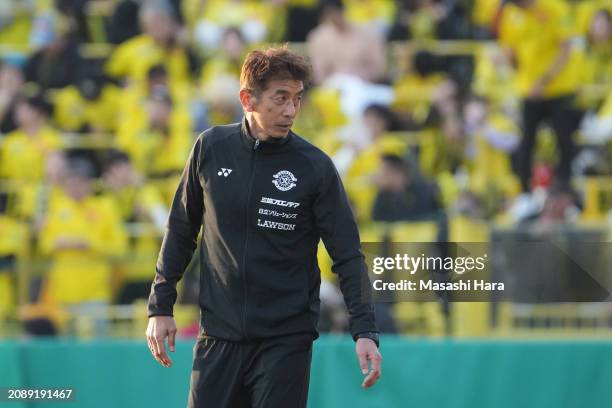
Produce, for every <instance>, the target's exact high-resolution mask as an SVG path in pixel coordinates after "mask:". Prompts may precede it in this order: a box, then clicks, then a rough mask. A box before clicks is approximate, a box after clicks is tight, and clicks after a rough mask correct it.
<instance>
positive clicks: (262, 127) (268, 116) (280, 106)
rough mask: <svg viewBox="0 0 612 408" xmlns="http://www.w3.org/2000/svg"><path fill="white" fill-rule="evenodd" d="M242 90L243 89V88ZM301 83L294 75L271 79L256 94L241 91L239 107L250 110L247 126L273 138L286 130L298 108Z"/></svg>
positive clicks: (281, 134)
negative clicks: (249, 119)
mask: <svg viewBox="0 0 612 408" xmlns="http://www.w3.org/2000/svg"><path fill="white" fill-rule="evenodd" d="M242 92H245V91H244V90H243V91H242ZM303 94H304V84H303V83H302V81H296V80H294V79H283V80H281V79H273V80H271V81H269V82H268V86H267V88H266V89H265V90H264V91H263V92H261V93H260V94H259V95H258V96H253V95H250V94H248V92H246V93H244V94H243V95H241V102H242V105H243V108H244V109H245V110H246V111H247V112H251V115H252V116H251V119H252V120H251V122H252V123H249V125H250V126H251V130H252V131H253V132H254V133H255V134H256V135H259V134H263V135H265V136H268V137H272V138H275V139H279V138H283V137H285V136H287V134H288V133H289V129H291V126H292V125H293V120H294V119H295V117H296V115H297V114H298V112H299V110H300V106H301V103H302V95H303Z"/></svg>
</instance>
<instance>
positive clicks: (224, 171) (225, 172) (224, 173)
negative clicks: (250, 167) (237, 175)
mask: <svg viewBox="0 0 612 408" xmlns="http://www.w3.org/2000/svg"><path fill="white" fill-rule="evenodd" d="M231 173H232V169H224V168H223V167H221V170H219V171H218V172H217V176H223V177H227V176H229V175H230V174H231Z"/></svg>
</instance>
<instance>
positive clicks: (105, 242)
mask: <svg viewBox="0 0 612 408" xmlns="http://www.w3.org/2000/svg"><path fill="white" fill-rule="evenodd" d="M94 171H95V170H94V167H93V165H92V163H90V162H89V161H87V160H85V159H82V158H72V159H70V160H69V162H68V174H67V176H66V178H65V179H64V182H63V194H61V195H60V196H58V197H57V199H56V200H54V202H53V203H51V205H50V206H49V213H48V216H47V218H46V220H45V222H44V226H43V228H42V230H41V233H40V242H39V244H40V250H41V252H42V253H43V254H44V255H47V256H49V257H50V258H51V260H52V263H51V269H50V270H49V272H48V275H47V279H46V282H45V285H44V290H43V293H42V295H41V296H42V301H43V302H44V303H48V304H53V305H58V306H66V307H67V308H68V310H69V311H70V312H71V313H72V314H73V315H75V316H88V317H91V318H92V319H94V321H95V322H96V327H95V329H96V332H97V334H101V332H104V330H105V319H104V312H105V307H106V306H107V305H108V304H109V302H110V300H111V295H112V294H111V277H112V273H111V270H112V269H111V268H112V267H111V259H110V257H118V256H121V255H122V254H123V253H124V251H125V249H126V234H125V231H124V229H123V223H122V222H121V218H120V215H119V211H118V209H117V206H116V204H115V202H114V201H113V200H112V199H110V198H108V197H98V196H95V195H93V190H92V177H93V175H94Z"/></svg>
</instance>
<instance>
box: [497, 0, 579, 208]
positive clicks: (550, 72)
mask: <svg viewBox="0 0 612 408" xmlns="http://www.w3.org/2000/svg"><path fill="white" fill-rule="evenodd" d="M499 24H500V27H499V37H500V42H501V43H502V45H504V46H505V47H506V48H507V49H508V50H509V53H510V56H511V58H512V60H513V61H514V62H515V63H516V69H517V71H516V83H517V87H518V90H519V93H520V96H521V98H522V101H523V106H522V117H523V138H522V140H521V143H520V146H519V148H518V151H517V173H518V176H519V178H520V182H521V188H522V191H523V194H522V195H521V196H520V197H519V199H518V200H517V202H516V203H515V206H514V209H513V210H512V212H513V213H514V215H515V217H517V218H520V214H521V213H523V212H524V211H523V210H522V209H523V208H525V209H527V208H528V207H530V206H532V205H533V200H532V197H531V196H530V195H529V192H530V190H531V181H532V180H531V179H532V174H531V173H532V162H533V151H534V149H535V140H536V134H537V131H538V127H539V126H540V124H542V123H543V122H544V121H548V122H549V123H550V126H551V127H552V129H553V130H554V132H555V135H556V138H557V147H558V151H559V153H560V160H559V164H558V166H557V174H556V177H557V178H558V180H559V182H561V183H564V184H566V185H567V184H568V182H569V179H570V175H571V164H572V160H573V157H574V154H575V150H576V148H575V143H574V141H573V138H572V137H573V136H572V134H573V132H574V130H575V129H576V127H577V126H578V119H579V115H578V114H577V111H576V109H575V108H574V104H573V99H574V94H575V92H576V89H577V87H578V82H577V81H576V78H577V76H576V73H575V70H574V64H573V61H572V45H571V37H572V35H573V32H574V28H573V24H572V19H571V16H570V14H569V11H568V9H567V5H565V4H564V2H562V1H559V0H508V4H506V5H505V7H504V9H503V13H502V17H501V20H500V23H499Z"/></svg>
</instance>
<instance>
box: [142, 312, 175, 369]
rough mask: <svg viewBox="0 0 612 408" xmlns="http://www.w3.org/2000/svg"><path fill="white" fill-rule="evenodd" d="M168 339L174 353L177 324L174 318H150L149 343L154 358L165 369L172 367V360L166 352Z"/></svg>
mask: <svg viewBox="0 0 612 408" xmlns="http://www.w3.org/2000/svg"><path fill="white" fill-rule="evenodd" d="M166 337H168V347H169V348H170V351H172V352H174V341H175V338H176V322H175V321H174V317H172V316H153V317H150V318H149V325H148V327H147V343H148V344H149V350H151V354H153V357H155V359H156V360H157V361H159V363H160V364H161V365H163V366H164V367H171V366H172V360H170V357H168V353H167V352H166V343H165V340H166Z"/></svg>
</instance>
